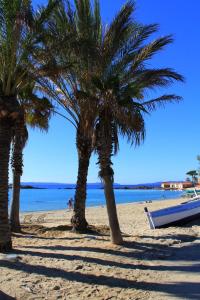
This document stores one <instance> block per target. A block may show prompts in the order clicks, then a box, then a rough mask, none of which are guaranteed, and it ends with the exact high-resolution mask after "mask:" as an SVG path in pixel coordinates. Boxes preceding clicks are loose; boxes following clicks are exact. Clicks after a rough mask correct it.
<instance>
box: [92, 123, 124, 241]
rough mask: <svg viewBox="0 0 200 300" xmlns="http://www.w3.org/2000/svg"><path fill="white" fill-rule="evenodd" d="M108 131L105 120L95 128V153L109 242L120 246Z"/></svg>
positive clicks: (120, 239)
mask: <svg viewBox="0 0 200 300" xmlns="http://www.w3.org/2000/svg"><path fill="white" fill-rule="evenodd" d="M104 121H105V122H104ZM109 129H110V128H109V126H108V127H107V126H106V120H105V119H104V120H101V121H100V122H99V124H98V128H97V152H98V156H99V165H100V172H99V175H100V177H101V178H102V181H103V184H104V194H105V198H106V206H107V213H108V220H109V226H110V235H111V241H112V243H113V244H116V245H120V244H122V243H123V239H122V235H121V230H120V226H119V221H118V216H117V208H116V203H115V194H114V189H113V181H114V177H113V176H114V172H113V169H112V167H111V166H112V162H111V156H112V130H110V131H109Z"/></svg>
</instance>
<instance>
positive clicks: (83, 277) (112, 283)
mask: <svg viewBox="0 0 200 300" xmlns="http://www.w3.org/2000/svg"><path fill="white" fill-rule="evenodd" d="M1 266H2V267H6V268H10V269H12V270H13V269H14V270H17V271H18V270H20V271H23V272H26V273H29V274H32V273H35V274H37V275H43V276H46V277H48V278H62V279H64V280H69V281H72V282H79V283H85V284H89V285H93V284H98V285H102V286H107V287H110V288H125V289H136V290H142V291H154V292H164V293H167V294H169V295H176V297H179V298H181V299H183V298H186V299H192V300H197V299H200V287H199V283H197V282H190V283H185V282H173V283H169V284H163V283H155V282H143V281H140V282H139V281H134V280H128V279H124V278H117V277H113V276H110V277H109V276H105V275H100V276H96V275H93V274H83V273H80V272H72V271H64V270H60V269H57V268H53V267H51V268H50V267H46V266H40V265H37V266H35V265H28V264H26V263H23V262H17V263H16V264H13V263H10V262H7V261H2V262H1ZM187 296H188V298H187Z"/></svg>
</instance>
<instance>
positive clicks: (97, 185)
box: [21, 182, 161, 189]
mask: <svg viewBox="0 0 200 300" xmlns="http://www.w3.org/2000/svg"><path fill="white" fill-rule="evenodd" d="M21 185H22V186H24V187H25V188H26V187H29V188H40V189H74V188H75V187H76V185H75V184H74V183H66V184H65V183H56V182H22V183H21ZM160 187H161V182H153V183H140V184H118V183H114V188H116V189H137V188H144V189H145V188H160ZM87 188H88V189H102V188H103V185H102V184H101V183H100V182H97V183H88V185H87Z"/></svg>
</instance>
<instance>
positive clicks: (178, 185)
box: [161, 181, 193, 190]
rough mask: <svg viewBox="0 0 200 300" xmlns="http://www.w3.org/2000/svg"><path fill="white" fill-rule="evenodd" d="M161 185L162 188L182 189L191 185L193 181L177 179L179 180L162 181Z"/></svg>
mask: <svg viewBox="0 0 200 300" xmlns="http://www.w3.org/2000/svg"><path fill="white" fill-rule="evenodd" d="M161 187H162V188H163V189H164V190H183V189H186V188H190V187H193V183H192V182H190V181H179V182H163V183H162V184H161Z"/></svg>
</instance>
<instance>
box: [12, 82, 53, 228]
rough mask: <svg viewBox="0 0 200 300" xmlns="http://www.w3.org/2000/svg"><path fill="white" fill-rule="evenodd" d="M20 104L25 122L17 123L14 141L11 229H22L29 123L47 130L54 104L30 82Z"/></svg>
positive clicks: (22, 94)
mask: <svg viewBox="0 0 200 300" xmlns="http://www.w3.org/2000/svg"><path fill="white" fill-rule="evenodd" d="M20 105H21V107H23V109H24V115H25V120H24V122H21V123H18V122H17V124H16V126H15V128H14V136H13V141H12V160H11V164H12V170H13V184H12V189H13V193H12V202H11V211H10V224H11V231H15V232H17V231H20V218H19V210H20V186H21V176H22V174H23V149H24V147H25V145H26V143H27V141H28V130H27V125H28V126H30V127H32V128H38V129H40V130H41V131H47V130H48V125H49V122H48V121H49V118H50V116H51V112H52V109H53V107H52V105H51V103H50V102H49V100H48V99H46V98H44V97H43V98H40V97H39V96H37V94H36V93H35V92H34V85H33V84H32V85H31V84H29V86H27V87H26V89H25V91H23V93H21V95H20Z"/></svg>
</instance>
